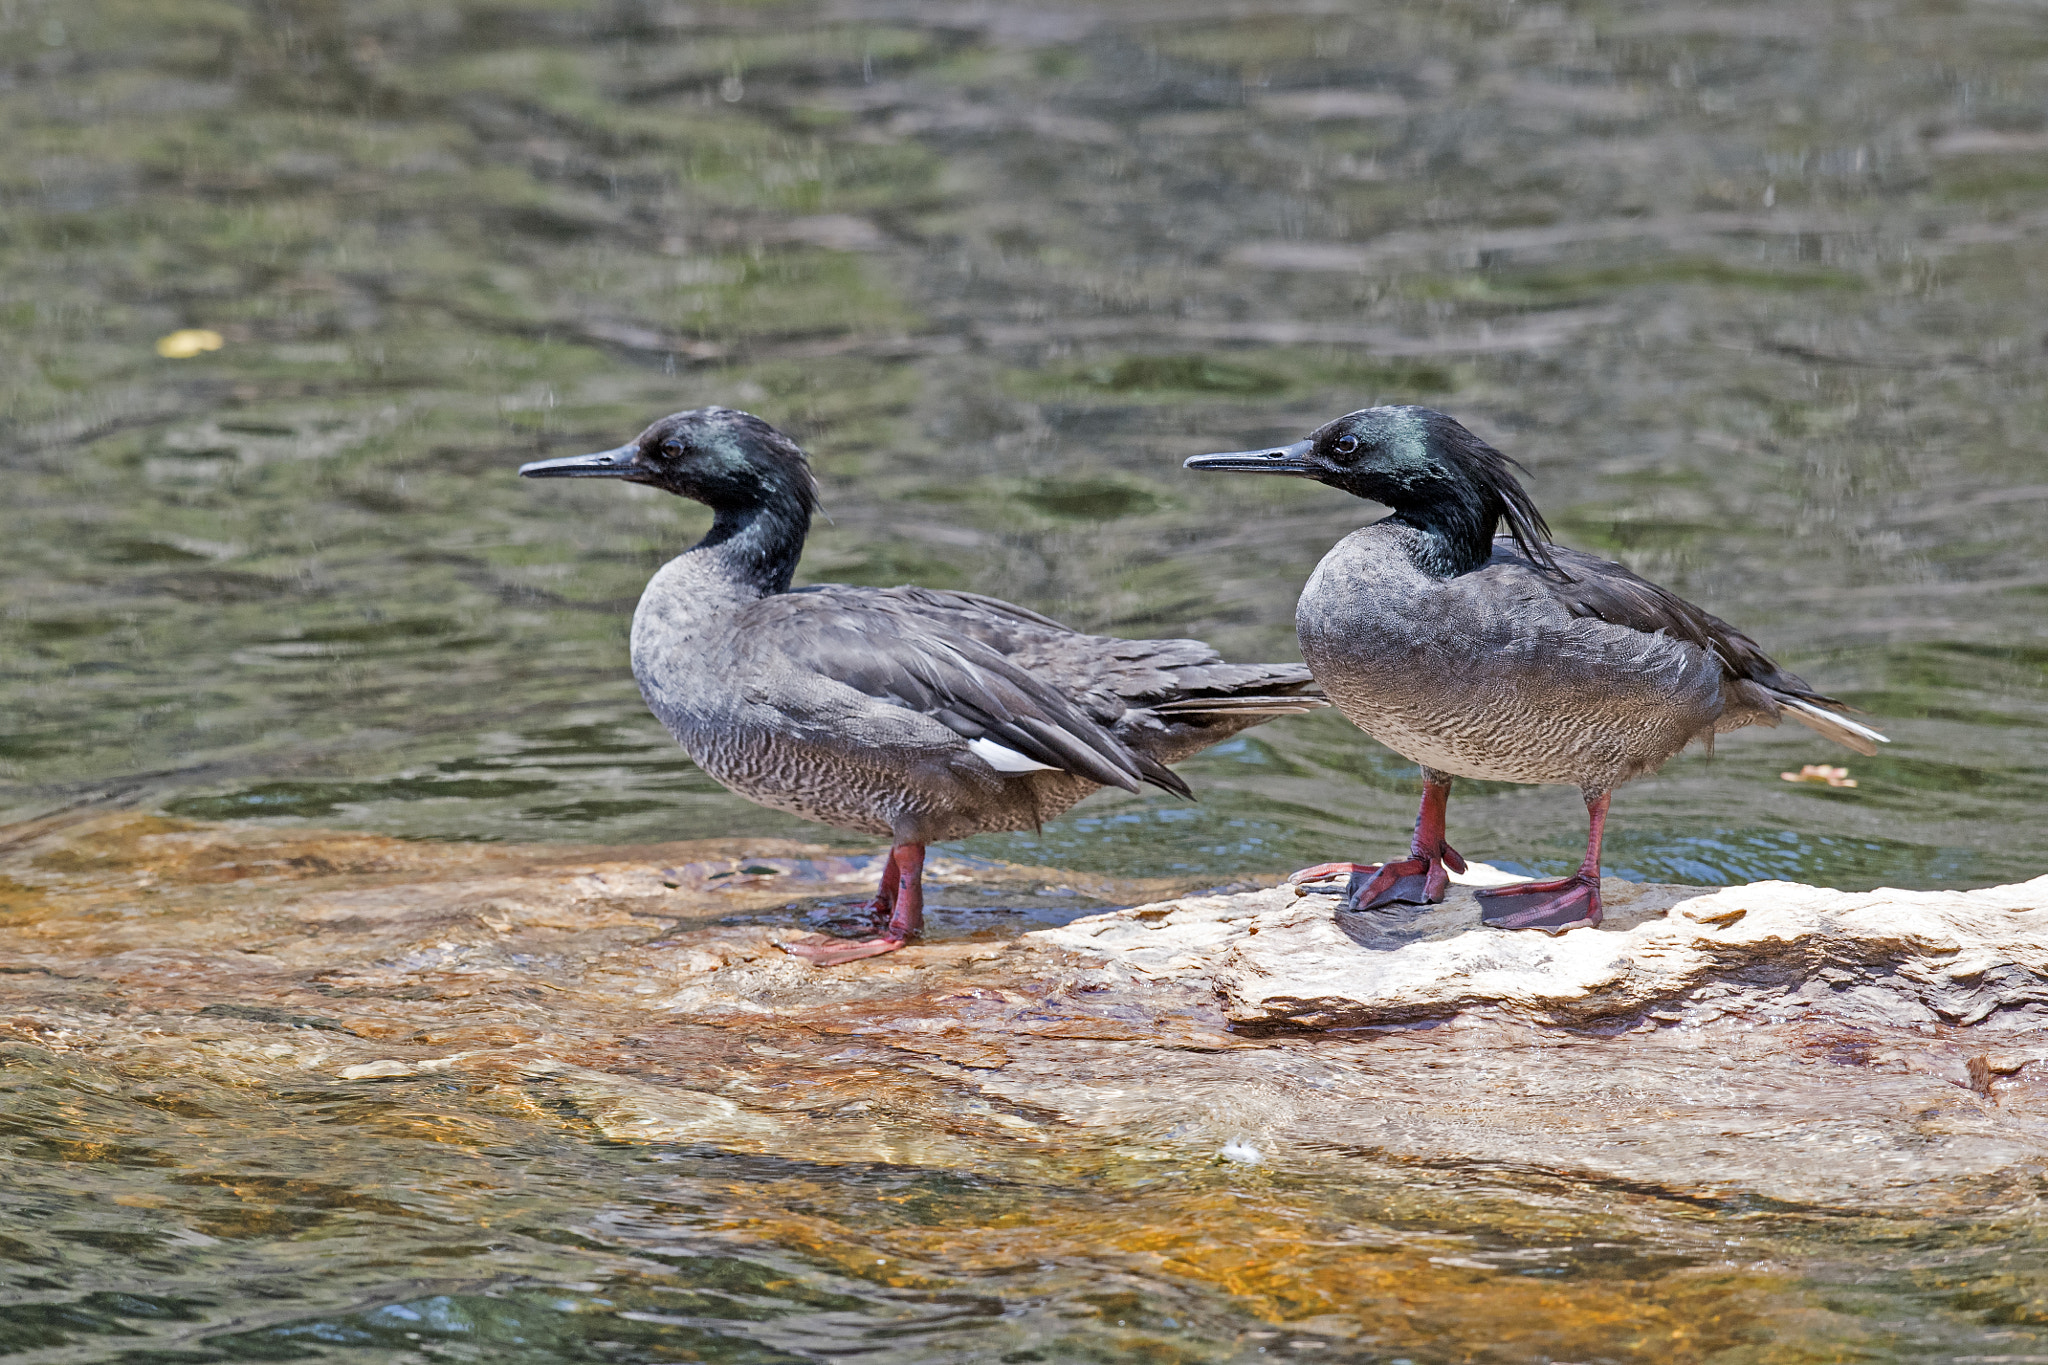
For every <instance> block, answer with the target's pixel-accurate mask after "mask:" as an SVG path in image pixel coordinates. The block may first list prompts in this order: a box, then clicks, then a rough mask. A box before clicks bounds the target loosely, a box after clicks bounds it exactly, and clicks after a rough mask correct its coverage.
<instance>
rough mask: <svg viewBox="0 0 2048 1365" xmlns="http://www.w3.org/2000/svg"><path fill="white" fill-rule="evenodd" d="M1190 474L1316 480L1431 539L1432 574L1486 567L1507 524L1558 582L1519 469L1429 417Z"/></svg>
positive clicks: (1338, 429)
mask: <svg viewBox="0 0 2048 1365" xmlns="http://www.w3.org/2000/svg"><path fill="white" fill-rule="evenodd" d="M1184 467H1185V468H1188V469H1218V470H1225V471H1229V472H1232V473H1239V474H1282V475H1286V476H1288V477H1290V478H1297V479H1314V480H1316V481H1317V482H1318V483H1326V484H1328V485H1330V487H1332V488H1339V489H1342V490H1343V491H1344V492H1346V493H1350V494H1352V495H1353V496H1355V497H1360V498H1366V499H1369V500H1370V501H1373V502H1377V503H1383V504H1385V505H1386V506H1388V507H1391V508H1392V509H1393V510H1394V519H1395V520H1397V521H1402V522H1406V523H1408V524H1410V525H1413V526H1416V527H1417V528H1419V529H1421V530H1423V531H1424V532H1426V533H1428V534H1429V535H1430V536H1431V537H1433V538H1434V541H1435V542H1436V543H1435V545H1434V546H1433V548H1432V552H1431V556H1430V557H1431V560H1432V567H1433V568H1436V569H1438V570H1439V571H1441V572H1446V573H1464V572H1468V571H1470V570H1471V569H1474V568H1477V567H1478V566H1479V565H1481V564H1483V563H1485V562H1486V560H1487V558H1488V556H1489V555H1490V554H1491V553H1492V549H1493V534H1494V529H1495V528H1496V527H1497V526H1499V524H1500V523H1501V522H1503V521H1505V522H1506V523H1507V530H1508V534H1509V535H1511V536H1513V537H1514V540H1515V544H1516V546H1517V547H1518V548H1520V550H1521V551H1522V553H1523V554H1524V555H1526V556H1527V557H1528V558H1529V559H1530V560H1531V561H1533V562H1534V563H1536V564H1538V565H1540V566H1542V567H1544V568H1546V569H1549V570H1551V571H1553V572H1562V571H1561V570H1559V569H1558V568H1557V564H1556V562H1555V560H1553V559H1552V557H1551V555H1550V552H1549V548H1548V547H1549V542H1550V527H1549V526H1548V525H1547V524H1545V522H1544V520H1543V514H1542V513H1541V512H1539V511H1538V510H1537V509H1536V503H1535V501H1534V500H1533V499H1531V498H1530V496H1529V494H1528V491H1527V490H1526V489H1524V488H1523V487H1522V485H1521V482H1520V481H1519V480H1518V479H1516V478H1515V475H1514V471H1515V470H1517V469H1521V467H1522V466H1521V465H1520V464H1518V463H1517V462H1516V461H1514V460H1512V459H1510V458H1508V457H1507V456H1506V455H1503V454H1501V452H1499V451H1498V450H1495V449H1494V448H1493V447H1492V446H1490V445H1488V444H1487V443H1486V442H1484V441H1482V440H1480V439H1479V438H1478V437H1477V436H1475V435H1473V434H1472V433H1471V432H1470V431H1468V430H1466V428H1465V426H1464V424H1462V423H1461V422H1459V421H1458V420H1457V419H1456V418H1454V417H1450V416H1448V415H1446V414H1444V413H1441V412H1438V411H1436V410H1435V409H1433V408H1423V407H1411V406H1403V407H1384V408H1363V409H1361V410H1359V411H1357V412H1351V413H1346V414H1345V415H1344V416H1342V417H1339V418H1337V419H1336V420H1335V421H1333V422H1326V423H1324V424H1323V425H1322V426H1320V427H1317V428H1316V429H1315V430H1314V431H1312V432H1310V433H1309V434H1308V436H1307V437H1306V438H1305V439H1303V440H1299V441H1296V442H1294V443H1293V444H1292V445H1284V446H1272V447H1268V448H1265V449H1259V450H1232V451H1225V452H1222V453H1220V454H1216V455H1196V456H1193V457H1191V458H1190V459H1189V460H1187V462H1186V464H1185V466H1184Z"/></svg>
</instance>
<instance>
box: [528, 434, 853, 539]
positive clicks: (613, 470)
mask: <svg viewBox="0 0 2048 1365" xmlns="http://www.w3.org/2000/svg"><path fill="white" fill-rule="evenodd" d="M519 472H520V473H521V474H523V475H525V476H526V477H527V478H529V479H624V480H626V481H627V482H628V483H644V484H650V485H652V486H653V487H655V488H662V489H666V490H668V491H669V492H671V493H674V494H677V495H678V496H681V497H685V498H693V499H695V500H696V501H698V502H701V503H703V504H704V505H705V506H707V507H709V508H711V509H712V510H713V511H717V512H744V511H752V510H756V509H765V508H775V509H778V510H784V511H788V512H794V513H796V514H797V515H799V516H800V517H801V518H802V520H803V521H805V522H806V523H808V522H809V520H810V516H811V513H812V512H814V511H816V510H817V506H818V485H817V480H816V479H814V478H813V477H812V476H811V465H810V461H809V460H808V459H806V458H805V456H804V452H803V450H802V449H801V448H800V447H799V446H798V445H797V444H796V442H794V441H792V440H790V439H789V438H788V437H787V436H784V435H783V434H782V433H781V432H779V431H777V430H776V429H775V428H774V427H771V426H769V425H768V424H767V423H766V422H764V421H762V420H761V419H760V418H758V417H756V416H754V414H752V413H750V412H741V411H740V410H739V409H737V408H721V407H709V408H693V409H691V410H690V411H688V412H672V413H670V414H669V415H668V416H666V417H664V418H662V419H661V420H660V421H658V422H656V423H654V424H653V425H652V426H650V427H648V428H647V430H645V431H643V432H641V433H640V434H639V436H637V437H635V438H634V439H633V440H632V441H631V442H630V443H628V444H626V445H622V446H619V447H618V448H616V449H614V450H601V451H598V452H597V453H596V454H594V455H571V456H569V457H568V458H566V459H560V460H535V461H534V462H533V463H531V464H524V465H521V466H520V467H519Z"/></svg>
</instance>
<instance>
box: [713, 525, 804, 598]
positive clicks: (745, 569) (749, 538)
mask: <svg viewBox="0 0 2048 1365" xmlns="http://www.w3.org/2000/svg"><path fill="white" fill-rule="evenodd" d="M810 529H811V514H810V511H809V510H808V509H807V508H805V507H803V506H801V505H797V504H793V503H790V504H785V503H779V502H778V503H765V504H756V505H754V506H751V507H720V508H717V509H716V515H715V516H714V517H713V518H712V521H711V530H710V531H709V532H707V533H706V534H705V536H704V539H702V540H700V541H698V542H697V543H696V544H695V545H692V546H691V547H690V553H691V554H693V555H709V556H711V557H713V558H715V559H716V560H717V561H718V563H719V565H720V566H721V568H722V570H723V572H724V575H725V576H726V577H727V578H729V579H731V580H732V581H734V582H736V583H741V584H744V585H746V586H748V587H751V588H753V589H755V590H756V591H758V592H759V593H761V595H762V596H764V597H766V596H772V595H773V594H775V593H783V592H788V591H789V580H790V577H791V576H792V575H793V574H795V573H796V562H797V560H798V559H799V558H801V557H802V555H803V552H804V537H805V536H806V535H808V534H809V533H810Z"/></svg>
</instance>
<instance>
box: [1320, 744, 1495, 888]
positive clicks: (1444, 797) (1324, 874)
mask: <svg viewBox="0 0 2048 1365" xmlns="http://www.w3.org/2000/svg"><path fill="white" fill-rule="evenodd" d="M1451 782H1452V778H1451V777H1450V775H1449V774H1447V773H1439V772H1435V771H1432V770H1430V769H1427V768H1425V769H1424V770H1423V774H1422V809H1421V810H1419V811H1417V812H1416V815H1415V837H1414V839H1413V840H1411V841H1410V842H1409V845H1408V856H1407V857H1406V858H1404V859H1401V860H1400V861H1398V862H1391V863H1319V864H1317V865H1316V866H1314V867H1305V868H1303V869H1302V870H1301V871H1299V872H1297V873H1295V874H1294V875H1293V876H1292V877H1289V878H1288V879H1287V880H1288V881H1290V882H1292V883H1294V884H1295V885H1296V886H1308V885H1311V884H1313V883H1316V882H1334V881H1336V880H1337V879H1338V878H1339V877H1343V878H1344V879H1345V883H1344V899H1343V901H1342V902H1341V903H1340V905H1339V906H1338V908H1339V909H1342V910H1371V909H1373V908H1375V907H1376V906H1381V905H1395V904H1405V905H1434V904H1436V903H1437V902H1438V901H1440V900H1442V899H1443V898H1444V895H1445V893H1446V891H1447V890H1448V889H1449V887H1450V884H1451V878H1450V874H1451V873H1453V872H1463V871H1464V870H1465V860H1464V859H1463V858H1461V857H1459V856H1458V850H1456V849H1455V848H1452V847H1451V846H1450V845H1449V844H1448V843H1446V842H1445V841H1444V810H1445V807H1447V806H1448V805H1449V804H1450V800H1451Z"/></svg>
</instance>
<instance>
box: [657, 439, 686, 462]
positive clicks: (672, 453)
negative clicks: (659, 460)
mask: <svg viewBox="0 0 2048 1365" xmlns="http://www.w3.org/2000/svg"><path fill="white" fill-rule="evenodd" d="M661 453H662V454H664V455H666V456H668V457H669V458H670V459H671V460H680V459H682V458H683V443H682V442H681V441H663V442H662V443H661Z"/></svg>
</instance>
